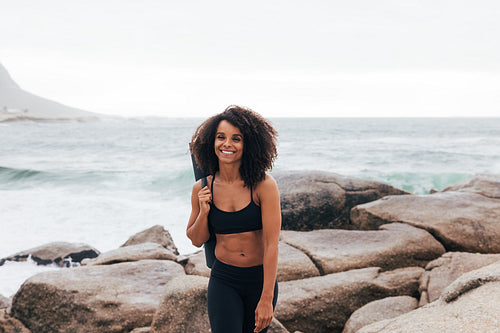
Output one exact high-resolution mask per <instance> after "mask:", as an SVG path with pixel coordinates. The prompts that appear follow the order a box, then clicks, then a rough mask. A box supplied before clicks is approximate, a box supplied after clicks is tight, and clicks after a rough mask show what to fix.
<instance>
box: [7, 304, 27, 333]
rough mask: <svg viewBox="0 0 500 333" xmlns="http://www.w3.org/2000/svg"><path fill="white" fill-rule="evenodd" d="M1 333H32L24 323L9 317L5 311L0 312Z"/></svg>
mask: <svg viewBox="0 0 500 333" xmlns="http://www.w3.org/2000/svg"><path fill="white" fill-rule="evenodd" d="M0 333H31V331H30V330H29V329H27V328H26V327H25V326H24V325H23V323H21V322H20V321H19V320H17V319H16V318H12V317H11V316H9V315H8V314H7V313H6V311H5V310H4V309H2V310H0Z"/></svg>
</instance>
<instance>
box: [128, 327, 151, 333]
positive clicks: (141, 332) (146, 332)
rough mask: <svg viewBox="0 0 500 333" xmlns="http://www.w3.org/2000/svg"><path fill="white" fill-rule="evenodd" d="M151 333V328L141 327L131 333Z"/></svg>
mask: <svg viewBox="0 0 500 333" xmlns="http://www.w3.org/2000/svg"><path fill="white" fill-rule="evenodd" d="M149 332H151V327H140V328H134V329H133V330H132V331H130V333H149Z"/></svg>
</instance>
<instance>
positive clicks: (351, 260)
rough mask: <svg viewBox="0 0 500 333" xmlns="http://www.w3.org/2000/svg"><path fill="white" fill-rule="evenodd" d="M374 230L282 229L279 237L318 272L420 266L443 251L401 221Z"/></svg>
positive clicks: (423, 231)
mask: <svg viewBox="0 0 500 333" xmlns="http://www.w3.org/2000/svg"><path fill="white" fill-rule="evenodd" d="M380 229H381V230H377V231H358V230H314V231H282V232H281V236H280V238H281V240H282V241H283V242H285V243H287V244H290V245H292V246H293V247H295V248H298V249H300V250H301V251H304V252H305V253H306V254H307V255H308V256H309V257H310V258H311V259H312V260H313V261H314V263H315V264H316V266H317V267H318V268H319V270H320V272H321V275H324V274H330V273H337V272H342V271H347V270H351V269H357V268H365V267H375V266H376V267H381V268H382V269H384V270H391V269H395V268H399V267H409V266H422V267H425V265H426V264H427V262H429V261H431V260H433V259H435V258H438V257H439V256H440V255H442V254H443V253H444V252H445V250H444V248H443V246H442V245H441V244H440V243H439V242H438V241H436V240H435V239H434V237H432V236H431V235H430V234H429V233H428V232H427V231H425V230H422V229H418V228H414V227H412V226H409V225H405V224H401V223H393V224H387V225H384V226H382V227H381V228H380Z"/></svg>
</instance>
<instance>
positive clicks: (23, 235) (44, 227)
mask: <svg viewBox="0 0 500 333" xmlns="http://www.w3.org/2000/svg"><path fill="white" fill-rule="evenodd" d="M202 120H203V119H192V118H191V119H187V118H186V119H173V118H131V119H109V120H104V121H101V122H93V123H11V124H0V140H1V141H0V142H1V145H0V226H1V229H0V258H2V257H6V256H9V255H11V254H14V253H16V252H18V251H21V250H26V249H29V248H32V247H35V246H39V245H43V244H45V243H49V242H54V241H67V242H83V243H87V244H89V245H91V246H94V247H95V248H97V249H98V250H100V251H101V252H104V251H108V250H111V249H115V248H117V247H119V246H120V245H121V244H123V243H124V242H125V241H126V240H127V239H128V238H129V237H130V236H131V235H133V234H135V233H137V232H139V231H142V230H144V229H146V228H149V227H151V226H153V225H156V224H160V225H163V226H164V227H165V228H166V229H167V230H169V232H170V233H171V235H172V237H173V239H174V242H175V244H176V245H177V247H178V248H179V251H180V252H181V253H190V252H194V251H196V250H197V249H196V248H195V247H193V246H192V245H191V244H190V242H189V240H188V239H187V238H186V237H185V226H186V223H187V219H188V216H189V212H190V192H191V188H192V185H193V182H194V176H193V171H192V167H191V159H190V156H189V154H188V142H189V141H190V138H191V135H192V134H193V132H194V130H195V128H196V126H197V125H198V124H200V123H201V121H202ZM271 121H272V122H273V124H274V125H275V127H276V128H277V130H278V132H279V147H278V151H279V156H278V159H277V161H276V163H275V166H274V169H273V172H279V171H284V170H325V171H330V172H335V173H339V174H342V175H345V176H352V177H358V178H364V179H372V180H377V181H381V182H385V183H389V184H391V185H393V186H395V187H398V188H401V189H404V190H406V191H409V192H412V193H415V194H426V193H428V192H429V191H430V190H431V189H436V190H441V189H443V188H445V187H446V186H447V185H449V184H452V183H455V182H458V181H461V180H463V179H466V178H468V177H471V176H473V175H475V174H479V173H490V174H500V148H499V147H500V118H371V119H370V118H277V119H271ZM54 269H59V268H55V267H50V266H48V267H47V266H35V265H34V264H33V263H13V262H7V263H6V264H5V265H4V266H0V294H2V295H4V296H11V295H13V294H14V293H15V292H16V291H17V289H18V288H19V286H20V285H21V283H22V282H23V281H24V280H25V279H26V278H28V277H29V276H31V275H33V274H35V273H37V272H41V271H44V270H54Z"/></svg>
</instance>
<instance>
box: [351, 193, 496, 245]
mask: <svg viewBox="0 0 500 333" xmlns="http://www.w3.org/2000/svg"><path fill="white" fill-rule="evenodd" d="M499 216H500V200H496V199H491V198H487V197H485V196H482V195H480V194H474V193H467V192H443V193H435V194H431V195H414V196H407V195H399V196H388V197H385V198H382V199H380V200H377V201H374V202H370V203H367V204H363V205H359V206H357V207H355V208H354V209H353V210H352V211H351V221H352V222H353V224H355V225H356V226H358V228H359V229H363V230H369V229H376V228H378V227H379V226H380V225H382V224H386V223H393V222H402V223H407V224H409V225H412V226H415V227H419V228H422V229H425V230H427V231H428V232H430V233H431V234H432V235H433V236H434V237H435V238H436V239H437V240H439V241H440V242H441V243H442V244H443V245H444V247H445V248H446V250H447V251H462V252H480V253H499V252H500V242H499V241H498V240H499V239H500V221H499V219H498V217H499Z"/></svg>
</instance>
